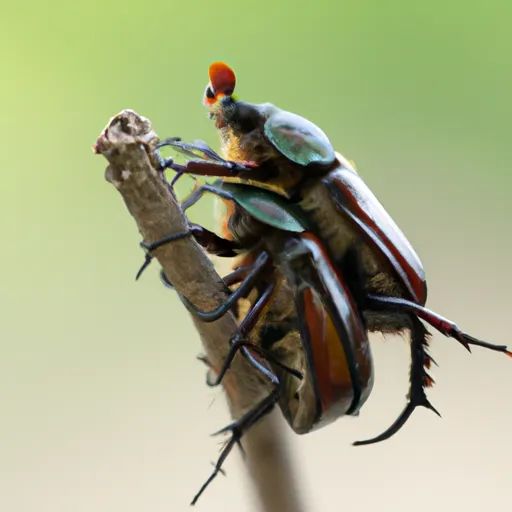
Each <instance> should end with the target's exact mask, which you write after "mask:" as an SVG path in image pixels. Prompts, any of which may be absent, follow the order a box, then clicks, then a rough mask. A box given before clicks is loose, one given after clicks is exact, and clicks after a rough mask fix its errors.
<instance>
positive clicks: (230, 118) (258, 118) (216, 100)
mask: <svg viewBox="0 0 512 512" xmlns="http://www.w3.org/2000/svg"><path fill="white" fill-rule="evenodd" d="M208 75H209V78H210V82H209V83H208V85H207V86H206V90H205V94H204V98H203V104H204V105H205V106H206V107H207V108H208V109H209V111H210V118H212V119H214V120H215V125H216V127H217V128H219V129H222V128H226V127H228V128H230V129H231V130H232V131H233V132H235V133H236V134H238V135H243V134H246V133H250V132H252V131H253V130H256V129H261V128H262V127H263V124H264V123H265V121H266V120H267V118H268V116H269V115H271V114H272V113H273V112H274V111H276V110H278V109H277V108H276V107H274V106H273V105H271V104H270V103H263V104H261V105H255V104H252V103H247V102H244V101H239V100H238V98H237V97H236V96H235V95H234V91H235V85H236V75H235V72H234V71H233V69H232V68H231V67H229V66H228V65H227V64H226V63H225V62H214V63H213V64H211V65H210V67H209V69H208Z"/></svg>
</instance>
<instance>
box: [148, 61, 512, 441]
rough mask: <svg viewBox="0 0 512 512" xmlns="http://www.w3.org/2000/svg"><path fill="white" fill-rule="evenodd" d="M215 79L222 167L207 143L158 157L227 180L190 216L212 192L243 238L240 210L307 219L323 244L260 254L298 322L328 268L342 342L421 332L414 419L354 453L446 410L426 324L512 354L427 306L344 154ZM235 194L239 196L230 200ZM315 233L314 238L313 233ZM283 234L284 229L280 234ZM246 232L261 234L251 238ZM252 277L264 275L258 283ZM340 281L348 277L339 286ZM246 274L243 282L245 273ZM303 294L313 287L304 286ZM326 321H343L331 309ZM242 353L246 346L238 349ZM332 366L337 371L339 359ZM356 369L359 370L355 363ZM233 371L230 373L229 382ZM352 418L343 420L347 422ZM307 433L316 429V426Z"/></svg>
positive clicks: (213, 247) (226, 249) (232, 248)
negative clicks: (304, 298) (303, 260)
mask: <svg viewBox="0 0 512 512" xmlns="http://www.w3.org/2000/svg"><path fill="white" fill-rule="evenodd" d="M209 75H210V83H209V84H208V86H207V88H206V91H205V97H204V103H205V104H206V105H207V106H208V107H209V109H210V117H211V118H212V119H213V120H214V121H215V126H216V127H217V129H218V131H219V133H220V137H221V142H222V148H223V153H224V158H223V157H220V156H219V155H217V154H216V153H215V152H214V151H213V150H212V149H211V148H209V147H208V146H206V145H205V144H204V143H194V144H185V143H183V142H181V140H179V139H177V138H174V139H168V140H165V141H162V143H160V144H159V147H163V146H165V145H170V146H173V147H174V148H176V149H178V150H180V151H181V152H183V153H185V154H188V156H189V157H191V159H190V160H189V161H188V162H187V163H186V164H185V165H184V166H180V165H178V164H176V163H175V162H174V161H173V160H172V159H168V160H163V159H161V164H162V165H161V166H162V168H171V169H174V170H175V171H177V174H176V177H177V178H179V177H180V176H182V175H184V174H192V175H202V176H216V177H220V178H221V182H220V183H217V184H216V186H212V185H205V186H203V187H201V188H200V189H198V190H197V191H196V192H195V193H194V194H193V199H191V200H189V201H188V203H187V204H186V205H184V206H190V205H191V204H193V202H194V201H197V200H198V199H199V198H200V197H201V195H202V194H204V193H206V192H212V193H215V194H217V195H219V196H221V197H222V198H223V199H226V200H230V201H231V202H235V203H236V204H237V205H238V209H237V208H232V209H231V210H230V211H229V214H228V216H227V220H228V222H229V224H231V227H230V229H234V231H236V230H237V229H238V230H239V229H240V225H241V224H240V222H241V221H242V225H243V218H244V217H242V219H239V220H238V225H237V223H236V222H235V223H233V220H234V219H235V218H236V216H237V215H239V212H240V208H241V207H242V209H245V210H246V213H247V212H248V213H249V214H250V216H252V217H253V218H256V219H257V220H258V221H260V222H261V221H262V220H264V221H265V222H266V223H267V225H269V219H268V218H266V217H265V215H264V212H265V211H269V210H272V212H273V214H275V215H277V217H278V218H279V216H286V215H290V213H291V212H292V211H293V212H298V213H297V215H292V217H294V218H295V219H298V218H300V219H306V220H305V221H302V220H301V221H299V224H300V225H301V226H302V228H303V229H304V230H305V232H306V233H311V236H312V237H313V238H312V239H308V238H307V236H305V235H300V236H299V235H297V234H296V232H294V231H291V233H295V234H294V235H293V236H292V235H291V234H290V232H289V231H287V230H283V229H282V227H281V231H285V232H287V236H286V237H284V241H283V239H281V244H282V245H281V246H279V244H278V246H277V247H276V246H274V245H273V244H270V245H269V246H267V247H266V250H264V251H262V252H261V253H260V254H259V256H258V257H262V256H263V255H265V254H266V255H267V257H269V255H271V256H272V258H275V259H276V261H277V263H276V265H274V267H276V266H277V267H278V268H279V269H284V271H283V273H284V275H285V280H286V281H287V282H288V284H290V283H291V284H292V285H293V287H294V292H293V296H294V298H295V299H296V303H297V306H296V308H297V309H296V312H298V314H297V315H296V316H297V317H298V318H299V319H300V318H301V316H302V317H303V316H304V315H303V313H304V311H305V310H306V309H307V308H304V304H301V303H300V300H299V299H298V297H301V295H300V293H299V292H298V291H297V290H299V289H300V290H303V289H307V286H308V284H309V285H310V280H311V277H309V276H311V275H314V276H316V277H315V278H314V279H319V272H320V268H321V269H322V270H321V271H322V272H324V271H325V272H327V271H329V272H331V273H333V275H337V276H338V277H337V278H331V281H329V282H330V283H331V284H332V283H333V282H335V283H336V289H339V288H343V290H344V291H345V292H346V293H345V295H343V297H344V298H343V299H340V302H339V303H336V304H334V306H333V305H332V304H331V306H330V307H331V308H336V307H338V308H339V307H342V306H343V307H346V306H347V304H353V306H352V307H351V308H349V309H350V315H349V316H348V317H344V318H345V324H343V323H340V322H338V324H336V325H335V329H334V331H335V336H337V339H338V340H341V338H342V337H343V336H342V335H341V333H342V332H343V329H342V327H343V325H344V326H346V325H347V322H350V321H353V322H356V323H357V324H358V325H359V326H361V325H362V326H363V327H364V329H367V330H369V331H381V332H391V333H396V332H400V331H402V330H404V329H409V330H410V332H411V356H412V363H411V373H410V391H409V397H408V403H407V405H406V407H405V409H404V410H403V412H402V413H401V415H400V416H399V417H398V419H397V420H396V421H395V423H394V424H393V425H392V426H391V427H390V428H388V429H387V430H386V431H385V432H384V433H383V434H381V435H379V436H377V437H375V438H373V439H370V440H367V441H360V442H356V443H354V444H357V445H361V444H370V443H374V442H378V441H382V440H384V439H387V438H389V437H390V436H391V435H393V434H394V433H395V432H396V431H398V430H399V428H401V426H402V425H403V424H404V423H405V421H406V420H407V419H408V417H409V416H410V415H411V414H412V412H413V411H414V409H415V408H416V407H418V406H424V407H427V408H430V409H432V410H433V411H434V412H437V411H436V410H435V408H434V407H433V406H432V405H431V404H430V402H429V401H428V400H427V398H426V395H425V392H424V388H425V387H428V386H430V385H432V384H433V381H432V379H431V377H430V376H429V375H428V374H427V373H426V370H425V368H428V367H429V366H430V364H431V362H432V359H431V357H430V356H429V355H428V353H427V351H426V348H427V345H428V332H427V330H426V328H425V327H424V325H423V323H422V322H421V321H420V319H421V320H424V321H426V322H427V323H429V324H430V325H432V326H433V327H434V328H435V329H437V330H439V331H440V332H441V333H443V334H444V335H446V336H449V337H453V338H455V339H457V340H458V341H459V342H460V343H461V344H462V345H464V346H465V347H466V348H467V349H468V350H469V346H470V345H476V346H482V347H485V348H489V349H492V350H496V351H500V352H504V353H505V354H507V355H509V356H510V355H511V353H510V352H509V351H508V350H507V348H506V347H505V346H501V345H492V344H489V343H486V342H482V341H480V340H478V339H476V338H474V337H472V336H470V335H469V334H467V333H465V332H463V331H461V330H460V329H459V328H458V327H457V326H456V325H455V324H454V323H453V322H450V321H449V320H447V319H445V318H443V317H441V316H439V315H437V314H435V313H433V312H432V311H430V310H428V309H426V308H425V304H426V299H427V286H426V278H425V273H424V269H423V266H422V264H421V262H420V260H419V257H418V256H417V254H416V252H415V251H414V249H413V248H412V247H411V245H410V243H409V242H408V240H407V239H406V237H405V236H404V235H403V233H402V231H401V230H400V229H399V228H398V226H397V225H396V224H395V222H394V221H393V220H392V219H391V217H390V216H389V215H388V214H387V212H386V211H385V209H384V208H383V207H382V205H381V204H380V203H379V201H378V200H377V198H376V197H375V196H374V195H373V193H372V192H371V191H370V189H369V188H368V187H367V185H366V184H365V183H364V181H363V180H362V179H361V177H360V176H359V174H358V173H357V171H356V170H355V168H354V167H353V166H352V165H351V164H350V162H348V160H346V159H345V158H344V157H343V156H342V155H340V154H339V153H337V152H336V151H335V150H334V148H333V147H332V145H331V143H330V141H329V139H328V138H327V136H326V135H325V133H324V132H323V131H322V130H320V128H318V127H317V126H316V125H314V124H313V123H311V122H310V121H308V120H306V119H304V118H302V117H300V116H298V115H296V114H292V113H290V112H286V111H283V110H281V109H279V108H277V107H275V106H274V105H272V104H269V103H265V104H261V105H255V104H250V103H247V102H242V101H239V100H238V99H237V98H236V97H235V96H234V95H233V93H234V89H235V84H236V77H235V74H234V72H233V71H232V70H231V68H230V67H229V66H227V65H226V64H224V63H214V64H213V65H212V66H210V70H209ZM159 158H161V157H159ZM175 179H176V178H175ZM226 187H231V189H230V190H229V193H228V194H227V195H226V194H225V191H226ZM233 187H235V188H233ZM240 187H242V189H243V187H245V188H246V189H248V190H249V192H247V190H246V191H245V192H242V191H241V190H242V189H241V188H240ZM221 189H222V190H221ZM261 194H266V195H265V198H266V199H265V200H262V199H261V198H262V197H263V196H261ZM242 197H243V200H242V199H241V198H242ZM242 203H243V204H242ZM251 208H252V209H251ZM245 218H247V216H246V217H245ZM271 221H272V222H273V223H274V224H275V223H276V222H277V221H276V220H275V218H274V217H272V219H271ZM265 222H263V224H265ZM270 224H271V223H270ZM306 225H308V226H310V227H311V228H310V229H309V228H308V229H306ZM273 227H274V228H276V226H275V225H274V226H273ZM246 231H247V230H246ZM192 234H193V235H194V237H195V238H196V239H197V240H198V241H199V242H200V243H201V244H202V245H203V246H205V247H206V248H207V250H210V252H212V251H213V252H214V253H216V254H219V255H225V256H227V255H235V254H237V252H238V251H240V250H241V246H243V245H244V244H245V245H246V246H247V243H248V242H247V240H242V243H240V240H238V241H236V240H228V239H222V238H220V237H217V236H215V235H214V234H212V233H211V232H208V231H206V230H204V229H203V228H201V227H200V226H197V225H194V226H193V229H192ZM238 234H239V233H238ZM247 234H249V235H250V234H251V233H250V232H249V233H247V232H246V233H244V235H247ZM253 235H254V232H253ZM176 236H186V234H177V235H171V237H168V238H167V239H164V240H161V241H159V242H157V243H156V244H151V245H148V244H143V247H145V249H146V250H147V261H149V260H150V257H151V252H152V251H153V250H154V249H156V248H157V247H158V246H159V245H161V244H162V243H167V242H168V241H171V240H172V239H175V237H176ZM173 237H174V238H173ZM235 238H237V237H235ZM249 238H250V237H249ZM260 238H261V237H260ZM241 239H243V237H241ZM306 239H307V240H308V243H306V241H305V240H306ZM296 240H299V242H297V241H296ZM311 240H313V242H312V241H311ZM267 242H268V240H267ZM287 244H290V245H287ZM294 244H296V246H295V247H294ZM308 244H309V245H308ZM310 244H313V245H310ZM249 245H250V244H249ZM297 247H298V249H297ZM313 247H314V251H313ZM295 250H298V251H299V253H300V252H301V251H302V253H308V250H309V254H310V257H309V260H308V264H307V265H303V266H301V265H297V266H295V262H296V261H298V260H295V259H294V258H292V256H291V255H295V254H296V253H295ZM315 251H316V252H315ZM313 252H315V254H317V255H318V254H321V257H319V258H316V259H315V258H313V257H311V254H312V253H313ZM313 263H314V264H313ZM266 264H268V263H266ZM262 268H263V267H262ZM257 269H260V267H259V266H256V267H252V270H251V271H250V272H249V273H248V274H247V275H246V276H245V279H244V280H243V281H242V284H241V285H240V287H239V288H237V290H236V291H235V292H233V294H232V295H231V296H230V298H229V299H228V301H227V302H226V304H224V305H222V307H220V308H218V309H217V310H216V311H214V312H201V311H199V310H197V309H196V308H194V307H193V305H191V304H188V305H187V307H189V309H190V310H191V311H193V312H194V313H195V314H196V315H197V316H198V317H199V318H201V319H203V320H205V321H212V320H215V319H216V318H219V316H220V315H222V314H224V313H225V312H227V311H228V310H229V309H230V308H232V307H233V306H234V304H235V303H236V301H237V300H238V299H240V298H241V297H243V296H244V294H246V293H247V292H248V290H249V289H250V288H251V287H253V286H254V285H255V284H256V283H258V282H261V281H262V280H263V281H265V279H264V278H263V277H262V276H264V275H265V273H264V272H263V270H261V269H260V270H257ZM347 270H349V271H348V272H347ZM235 272H236V271H235ZM251 272H255V273H256V277H254V274H252V273H251ZM258 272H261V273H260V274H258ZM275 275H276V274H275V272H274V274H272V273H270V274H267V277H266V279H270V278H271V277H272V276H273V277H274V278H275ZM340 275H341V276H342V277H339V276H340ZM240 276H243V272H242V273H240ZM268 276H271V277H270V278H269V277H268ZM251 279H252V280H251ZM247 283H249V284H247ZM303 286H305V287H306V288H301V287H303ZM239 290H242V291H240V292H239ZM316 291H317V295H318V296H319V297H321V299H322V300H323V301H324V304H325V301H330V303H332V302H336V301H334V300H333V295H332V294H331V293H330V291H326V290H325V289H322V290H321V293H320V292H319V291H318V288H317V290H316ZM338 291H339V290H338ZM270 296H271V294H270V295H269V297H270ZM260 298H261V297H260ZM269 303H270V305H269ZM257 304H258V302H257ZM264 306H265V307H260V308H256V305H255V308H256V309H255V310H251V311H252V312H253V313H254V314H253V315H252V317H251V316H250V315H249V314H248V315H247V317H251V318H253V319H254V318H256V319H257V318H258V315H261V314H262V312H264V311H265V308H266V309H267V315H268V311H272V304H271V300H270V298H268V299H266V303H265V304H264ZM258 312H259V313H258ZM257 313H258V314H257ZM328 313H329V315H331V316H332V315H333V313H332V312H331V311H330V310H329V311H328ZM253 323H255V320H253ZM312 325H315V320H314V318H313V319H308V320H307V321H306V325H305V326H304V325H302V331H301V333H300V336H301V341H300V344H301V345H302V346H304V347H307V346H308V341H307V336H308V332H307V331H308V329H310V328H311V326H312ZM291 332H293V330H292V331H291ZM305 333H306V334H305ZM309 335H310V336H311V333H309ZM351 339H353V340H358V342H359V345H360V346H366V345H367V340H364V339H363V337H359V336H355V337H354V338H351ZM240 346H242V345H239V346H238V348H240ZM233 347H235V348H237V344H236V343H234V344H233ZM244 348H247V347H246V346H245V347H244ZM305 352H306V357H305V360H306V362H307V363H308V364H309V365H310V366H311V368H313V371H312V372H311V373H312V374H314V377H315V378H317V379H318V378H322V377H324V376H325V375H323V374H322V373H321V372H322V371H325V369H326V367H325V366H322V367H321V368H315V367H314V363H315V356H314V354H312V353H311V351H310V353H307V349H306V350H305ZM346 355H347V354H346V351H345V356H346ZM274 362H275V361H274ZM326 364H327V365H329V361H327V363H326ZM228 365H229V361H226V364H225V365H224V366H223V369H222V370H223V371H225V370H226V369H227V367H228ZM346 368H350V363H349V364H347V365H346ZM223 371H221V372H220V374H219V375H220V376H222V372H223ZM319 372H320V373H319ZM352 372H353V375H352V376H354V375H355V377H356V378H357V372H356V371H355V370H354V367H352ZM320 395H321V394H320ZM320 395H319V396H320ZM276 396H277V395H276ZM276 396H274V399H276ZM320 398H321V396H320ZM349 411H350V410H345V411H344V414H346V413H348V412H349ZM285 416H286V414H285ZM308 426H309V427H310V428H313V426H314V425H313V424H311V425H308Z"/></svg>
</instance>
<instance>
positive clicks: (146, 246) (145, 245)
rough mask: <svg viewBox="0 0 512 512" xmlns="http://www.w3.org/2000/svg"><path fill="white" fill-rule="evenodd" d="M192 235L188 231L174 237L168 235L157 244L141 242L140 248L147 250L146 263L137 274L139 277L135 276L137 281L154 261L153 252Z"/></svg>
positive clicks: (173, 235) (174, 234)
mask: <svg viewBox="0 0 512 512" xmlns="http://www.w3.org/2000/svg"><path fill="white" fill-rule="evenodd" d="M191 234H192V233H191V231H190V230H187V231H182V232H180V233H173V234H172V235H168V236H166V237H164V238H161V239H160V240H157V241H156V242H154V243H151V244H148V243H146V242H141V243H140V246H141V247H142V248H143V249H145V251H146V259H145V261H144V263H143V264H142V266H141V267H140V269H139V271H138V272H137V275H136V276H135V280H136V281H137V280H138V279H139V277H140V276H141V275H142V273H143V272H144V270H146V268H148V266H149V264H150V263H151V261H152V260H153V256H152V254H151V252H152V251H154V250H155V249H158V248H159V247H161V246H162V245H165V244H168V243H170V242H174V241H176V240H181V239H182V238H186V237H187V236H190V235H191Z"/></svg>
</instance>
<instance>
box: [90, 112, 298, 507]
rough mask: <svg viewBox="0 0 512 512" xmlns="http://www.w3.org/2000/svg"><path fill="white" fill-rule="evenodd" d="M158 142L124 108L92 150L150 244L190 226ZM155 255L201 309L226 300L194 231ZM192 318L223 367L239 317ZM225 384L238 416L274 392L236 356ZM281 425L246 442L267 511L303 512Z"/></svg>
mask: <svg viewBox="0 0 512 512" xmlns="http://www.w3.org/2000/svg"><path fill="white" fill-rule="evenodd" d="M157 143H158V137H157V135H156V133H155V132H154V131H153V129H152V127H151V123H150V122H149V121H148V120H147V119H146V118H144V117H142V116H139V115H138V114H137V113H135V112H134V111H132V110H123V111H122V112H120V113H119V114H118V115H117V116H115V117H113V118H112V119H111V120H110V121H109V123H108V125H107V126H106V128H105V129H104V130H103V131H102V133H101V134H100V136H99V137H98V140H97V142H96V144H95V146H94V151H95V152H96V153H98V154H102V155H103V156H104V157H105V158H106V159H107V160H108V162H109V166H108V167H107V170H106V179H107V181H108V182H110V183H111V184H112V185H114V187H115V188H116V189H117V190H118V192H119V193H120V194H121V196H122V198H123V199H124V202H125V204H126V207H127V208H128V211H129V212H130V213H131V215H132V217H133V218H134V220H135V222H136V224H137V227H138V229H139V231H140V234H141V235H142V239H143V240H144V241H145V242H147V243H152V242H155V241H157V240H159V239H161V238H162V237H164V236H167V235H169V234H172V233H179V232H183V231H186V229H187V220H186V218H185V216H184V214H183V212H182V211H181V208H180V206H179V204H178V203H177V201H176V198H175V197H174V194H173V193H172V191H171V190H170V189H169V187H168V185H167V183H166V181H165V179H164V178H163V175H162V173H161V172H158V171H157V170H156V169H155V162H154V159H153V153H154V148H155V145H156V144H157ZM154 256H155V259H156V260H158V262H159V263H160V265H161V266H162V268H163V269H164V271H165V274H166V276H167V277H168V278H169V279H170V281H171V282H172V283H173V286H174V287H175V288H176V290H177V291H178V292H179V293H180V294H181V295H183V296H184V297H186V298H187V299H188V300H189V301H190V302H191V303H193V304H195V305H197V306H198V307H199V308H201V309H206V310H209V309H214V308H216V307H217V306H219V304H221V303H222V301H223V300H225V299H226V297H227V293H228V291H227V289H226V287H225V285H224V283H223V281H222V280H221V278H220V276H219V275H218V274H217V273H216V272H215V269H214V267H213V264H212V263H211V261H210V260H209V258H208V257H207V255H206V254H205V252H204V251H203V249H202V248H201V247H199V245H198V244H197V243H196V242H195V241H194V240H193V239H192V238H190V237H187V238H183V239H180V240H177V241H175V242H173V243H170V244H167V245H164V246H161V247H160V248H158V249H156V250H155V251H154ZM194 322H195V326H196V329H197V331H198V333H199V335H200V337H201V340H202V343H203V345H204V349H205V352H206V355H207V358H208V360H209V362H210V363H211V364H212V365H213V367H214V368H220V366H221V365H222V362H223V361H224V359H225V357H226V355H227V353H228V350H229V344H228V340H229V337H230V335H231V334H233V333H234V332H235V330H236V327H237V325H236V321H235V319H234V317H233V316H232V315H231V314H227V315H225V316H224V317H222V318H221V319H220V320H218V321H216V322H213V323H202V322H201V321H199V320H197V319H195V318H194ZM223 386H224V390H225V392H226V395H227V399H228V405H229V409H230V412H231V415H232V417H233V418H238V417H240V416H241V414H242V413H243V412H245V411H247V410H248V409H249V408H250V407H251V406H254V405H255V404H256V403H257V402H258V401H260V400H261V399H262V398H263V397H264V396H266V395H267V394H268V393H269V392H270V391H271V386H270V383H268V382H266V381H265V380H264V379H263V378H262V377H261V376H260V375H259V374H258V373H257V372H256V371H255V370H254V368H253V367H252V366H251V365H250V364H249V363H248V362H247V361H246V360H245V359H244V358H242V357H236V358H235V360H234V362H233V365H232V366H231V369H230V370H229V371H228V373H227V375H226V377H225V379H224V381H223ZM282 424H283V421H282V419H281V417H280V415H279V414H272V415H269V416H268V417H267V418H265V419H264V420H262V421H261V422H260V423H259V424H257V425H256V426H255V427H254V428H252V429H251V430H250V431H249V432H248V433H247V434H246V435H245V436H244V438H243V444H244V448H245V451H246V454H247V463H248V467H249V470H250V473H251V476H252V480H253V482H254V485H255V488H256V490H257V493H258V496H259V499H260V503H261V507H262V510H265V511H268V512H274V511H275V512H291V511H293V512H300V511H301V510H302V506H301V504H300V501H299V497H298V492H297V488H296V483H295V476H294V471H293V466H292V464H291V462H290V460H289V454H288V452H287V450H286V443H285V441H284V438H283V430H282ZM198 483H199V482H198ZM203 499H207V497H205V498H203Z"/></svg>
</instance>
